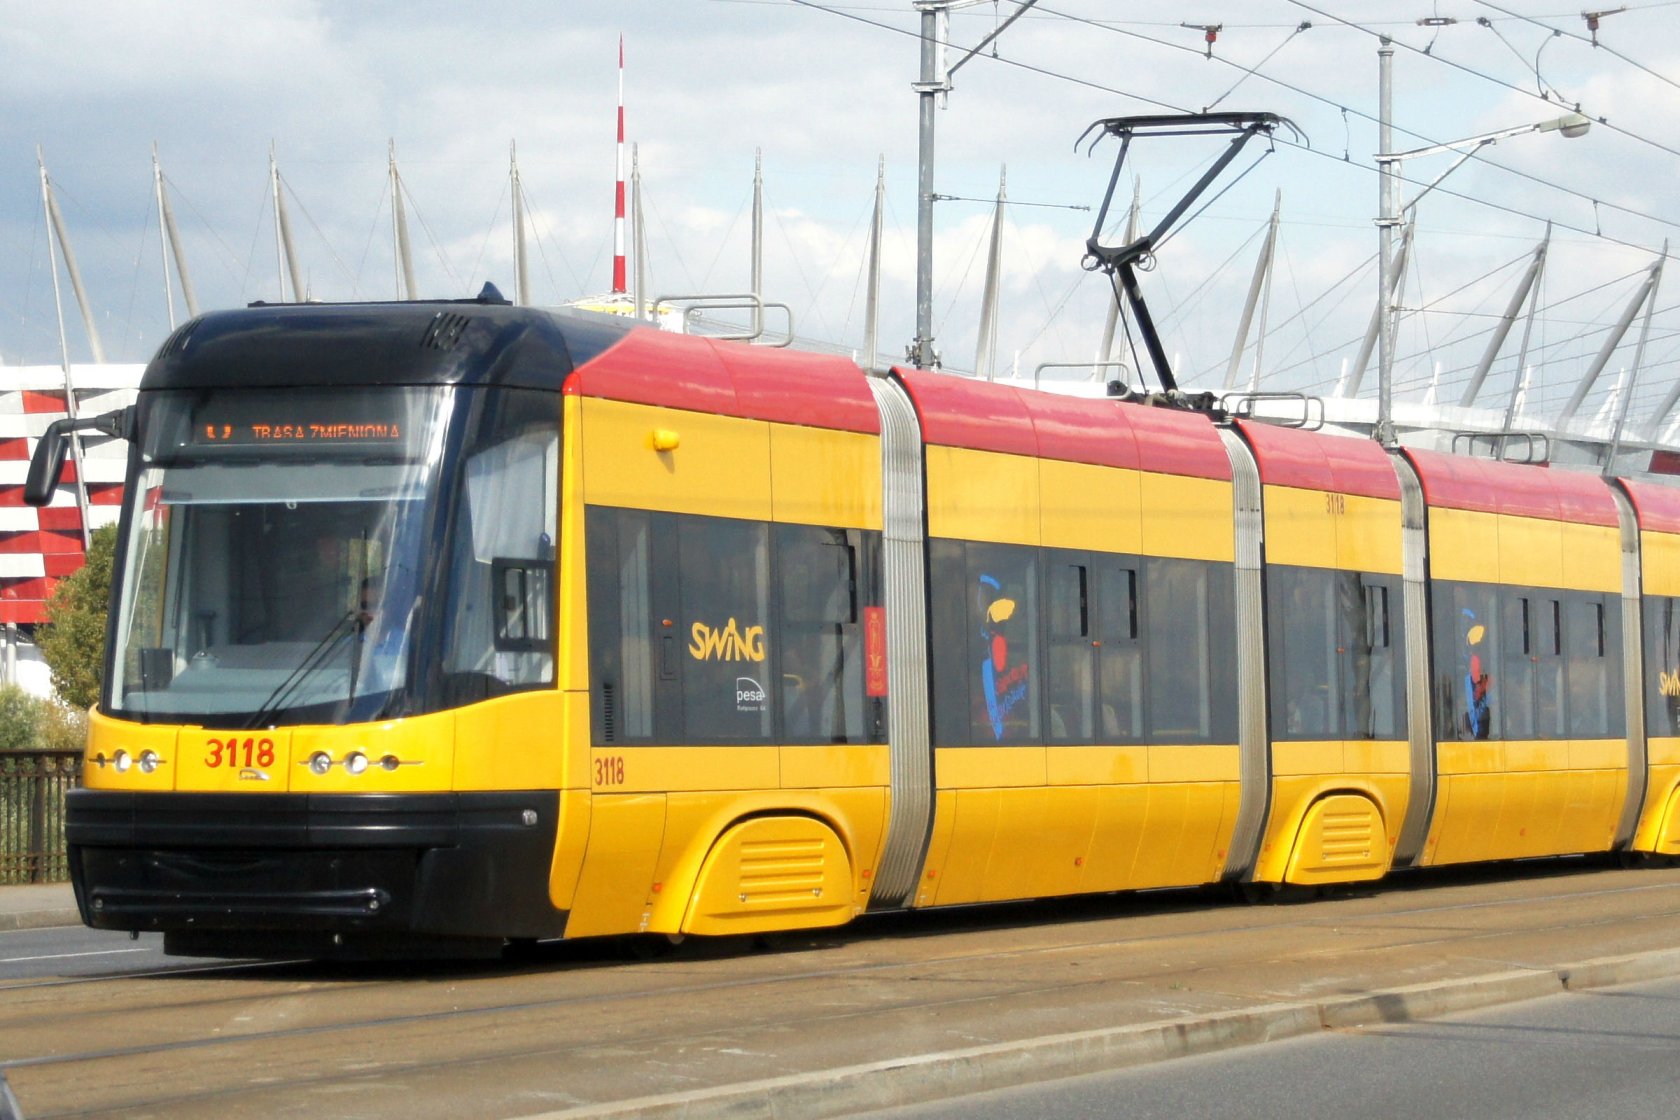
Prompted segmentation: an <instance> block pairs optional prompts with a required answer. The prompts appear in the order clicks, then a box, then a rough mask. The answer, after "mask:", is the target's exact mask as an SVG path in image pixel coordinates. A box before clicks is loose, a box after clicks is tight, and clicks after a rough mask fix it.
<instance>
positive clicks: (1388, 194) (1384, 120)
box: [1371, 35, 1399, 447]
mask: <svg viewBox="0 0 1680 1120" xmlns="http://www.w3.org/2000/svg"><path fill="white" fill-rule="evenodd" d="M1377 62H1378V67H1377V69H1378V78H1377V87H1378V88H1377V100H1378V117H1379V118H1380V122H1381V123H1380V127H1379V129H1378V138H1377V146H1378V148H1379V149H1380V150H1381V151H1382V152H1383V153H1384V156H1386V155H1387V153H1389V152H1392V151H1393V150H1394V42H1393V40H1391V39H1390V38H1389V37H1388V36H1386V35H1384V36H1383V37H1382V45H1381V46H1379V47H1378V48H1377ZM1378 164H1379V165H1380V166H1379V168H1378V172H1379V174H1378V179H1379V180H1380V182H1379V186H1378V195H1379V198H1378V201H1379V203H1380V205H1381V210H1380V211H1379V213H1380V214H1381V217H1379V218H1378V219H1377V299H1378V301H1379V303H1378V310H1379V312H1380V314H1381V318H1382V322H1381V324H1380V325H1379V327H1378V328H1377V423H1376V427H1374V428H1373V429H1372V430H1371V435H1372V436H1373V437H1374V438H1375V439H1376V440H1377V441H1378V442H1379V443H1382V444H1383V445H1384V446H1386V447H1392V446H1394V445H1395V443H1396V442H1398V441H1397V440H1396V438H1395V434H1394V294H1395V293H1394V285H1393V283H1392V282H1391V269H1392V265H1391V264H1390V258H1391V257H1392V255H1393V246H1394V227H1395V225H1397V224H1398V222H1399V219H1398V218H1397V217H1396V216H1395V213H1394V175H1395V171H1394V161H1393V160H1391V159H1387V158H1381V157H1379V159H1378Z"/></svg>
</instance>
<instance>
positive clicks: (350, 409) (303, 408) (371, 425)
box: [187, 393, 411, 448]
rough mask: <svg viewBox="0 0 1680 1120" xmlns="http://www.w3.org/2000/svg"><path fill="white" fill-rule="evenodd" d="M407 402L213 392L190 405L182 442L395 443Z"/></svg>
mask: <svg viewBox="0 0 1680 1120" xmlns="http://www.w3.org/2000/svg"><path fill="white" fill-rule="evenodd" d="M408 403H409V402H408V401H407V400H406V399H404V397H402V396H399V395H395V394H376V395H371V396H361V397H356V398H352V397H348V396H346V395H342V394H334V395H332V396H330V397H325V396H323V397H313V399H311V397H304V396H302V395H299V394H289V395H288V397H287V398H285V399H282V398H279V397H276V396H273V395H270V394H268V393H258V394H243V393H241V394H232V393H227V394H216V395H213V396H211V397H209V398H207V399H205V400H203V401H201V402H200V403H199V405H198V407H197V408H195V409H193V416H192V427H191V429H190V431H189V433H188V437H187V442H189V443H190V444H192V445H193V446H197V447H281V446H285V447H298V446H316V447H326V446H336V447H347V446H369V445H377V446H381V447H386V448H391V447H399V446H401V445H403V444H404V443H405V442H407V437H408V436H409V434H410V428H411V425H410V424H409V419H410V415H411V413H410V411H409V409H408V407H406V406H407V405H408Z"/></svg>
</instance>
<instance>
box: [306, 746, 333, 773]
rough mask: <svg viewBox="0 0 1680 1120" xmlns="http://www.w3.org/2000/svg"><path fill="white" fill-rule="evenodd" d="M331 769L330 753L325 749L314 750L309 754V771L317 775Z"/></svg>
mask: <svg viewBox="0 0 1680 1120" xmlns="http://www.w3.org/2000/svg"><path fill="white" fill-rule="evenodd" d="M331 769H332V755H330V754H328V753H327V752H326V751H316V752H315V753H314V754H312V755H310V756H309V772H310V773H311V774H314V775H316V776H317V777H319V776H321V775H323V774H325V773H326V772H327V771H328V770H331Z"/></svg>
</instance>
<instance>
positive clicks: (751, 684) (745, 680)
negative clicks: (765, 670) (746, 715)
mask: <svg viewBox="0 0 1680 1120" xmlns="http://www.w3.org/2000/svg"><path fill="white" fill-rule="evenodd" d="M766 699H768V697H766V696H765V693H764V686H763V685H761V684H759V683H758V682H757V681H755V680H753V679H752V678H751V677H736V678H735V710H736V711H737V712H762V711H763V710H764V702H765V700H766Z"/></svg>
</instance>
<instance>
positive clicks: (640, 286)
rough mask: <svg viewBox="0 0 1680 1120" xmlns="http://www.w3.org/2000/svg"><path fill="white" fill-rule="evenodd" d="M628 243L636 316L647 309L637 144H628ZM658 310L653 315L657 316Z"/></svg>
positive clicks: (645, 228)
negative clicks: (633, 259) (632, 252)
mask: <svg viewBox="0 0 1680 1120" xmlns="http://www.w3.org/2000/svg"><path fill="white" fill-rule="evenodd" d="M630 243H631V244H632V245H633V246H634V247H635V256H636V298H635V302H636V318H638V319H641V318H644V317H645V312H646V310H647V307H646V304H647V290H648V284H647V226H646V225H644V224H643V223H642V157H641V152H640V150H639V148H638V146H637V145H634V144H632V145H631V146H630ZM658 314H659V313H658V312H657V311H655V312H654V317H655V318H658Z"/></svg>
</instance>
